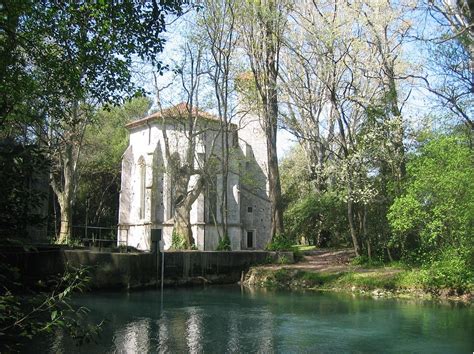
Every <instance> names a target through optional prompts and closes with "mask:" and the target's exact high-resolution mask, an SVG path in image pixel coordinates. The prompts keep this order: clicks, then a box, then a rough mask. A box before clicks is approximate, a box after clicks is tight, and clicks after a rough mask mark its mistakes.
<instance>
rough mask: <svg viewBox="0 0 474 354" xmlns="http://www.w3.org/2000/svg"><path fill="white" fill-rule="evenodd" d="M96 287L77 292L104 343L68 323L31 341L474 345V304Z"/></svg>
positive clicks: (104, 347) (105, 346) (37, 347)
mask: <svg viewBox="0 0 474 354" xmlns="http://www.w3.org/2000/svg"><path fill="white" fill-rule="evenodd" d="M160 295H161V294H160V292H159V291H154V290H148V291H139V292H131V293H118V292H116V293H102V292H100V293H89V294H83V295H80V296H78V297H76V298H75V299H74V304H75V305H81V306H86V307H88V308H89V309H90V311H91V312H90V313H89V315H88V320H89V321H91V322H96V321H100V320H102V319H106V323H105V325H104V327H103V330H102V332H101V335H100V337H99V338H97V343H89V344H85V345H82V346H80V347H76V346H75V345H74V343H73V342H72V341H71V340H70V339H68V338H66V337H65V336H63V333H62V332H61V331H57V332H56V333H54V335H52V336H50V337H48V338H47V339H46V340H38V339H37V340H36V341H35V343H34V344H33V345H28V346H27V348H25V349H26V351H27V352H35V353H38V352H48V351H49V352H55V353H60V352H63V353H96V352H97V353H105V352H109V353H111V352H120V353H146V352H170V353H183V352H204V353H226V352H243V353H252V352H259V353H271V352H278V353H295V352H298V353H299V352H306V353H346V352H351V353H431V354H432V353H443V354H444V353H472V352H473V351H474V307H473V306H467V305H463V304H455V303H451V304H441V303H437V302H430V301H420V300H418V301H416V300H399V299H372V298H367V297H360V296H357V297H356V296H352V295H350V294H338V293H316V292H306V293H301V292H272V291H264V290H248V289H243V290H242V289H241V288H240V287H236V286H235V287H234V286H231V287H207V288H203V289H201V288H192V289H190V288H188V289H165V291H164V294H163V302H161V296H160Z"/></svg>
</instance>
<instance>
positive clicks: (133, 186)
mask: <svg viewBox="0 0 474 354" xmlns="http://www.w3.org/2000/svg"><path fill="white" fill-rule="evenodd" d="M186 114H187V109H186V105H185V104H180V105H178V106H175V107H173V108H170V109H168V110H166V112H163V113H162V114H161V113H156V114H153V115H150V116H148V117H145V118H143V119H139V120H137V121H134V122H131V123H129V124H127V128H128V130H129V132H130V143H129V146H128V148H127V150H126V151H125V153H124V155H123V160H122V183H121V191H120V211H119V236H118V244H119V245H128V246H132V247H135V248H137V249H140V250H151V249H152V248H153V245H152V239H153V238H154V237H152V234H153V235H156V234H158V235H162V237H163V240H164V241H165V249H168V248H170V246H171V239H172V231H173V214H174V202H175V200H174V197H175V196H174V195H173V190H174V189H173V178H172V176H171V175H170V174H169V173H167V164H168V162H167V159H166V154H165V144H166V140H167V142H168V148H169V152H170V154H171V155H172V154H175V156H178V157H179V158H181V159H184V158H185V156H184V155H185V152H186V146H187V143H188V141H189V139H188V137H187V135H188V134H189V131H188V130H187V127H188V126H187V125H186V122H187V119H186V118H185V116H186ZM195 115H197V116H198V117H197V120H196V121H197V122H198V128H197V129H196V130H195V131H194V135H195V139H196V140H195V142H196V149H195V164H199V163H200V162H202V161H205V160H206V159H208V158H209V156H210V155H211V154H212V155H215V156H219V154H220V153H221V149H222V145H221V142H222V139H221V138H220V137H221V136H220V134H221V133H220V131H221V130H220V129H219V127H220V122H219V121H218V119H217V118H216V117H213V116H212V115H210V114H208V113H205V112H195ZM164 128H165V129H166V133H165V134H163V130H164ZM231 130H232V131H233V133H232V134H230V135H229V139H230V141H229V145H230V146H231V147H232V148H231V154H230V156H231V158H230V161H229V174H228V178H227V186H225V187H224V186H223V185H222V184H223V178H222V174H221V173H219V171H217V169H216V171H217V172H216V174H215V175H214V176H213V177H212V182H213V183H207V185H206V186H205V188H204V190H203V192H202V193H201V194H200V195H199V197H198V198H197V199H196V201H195V202H194V204H193V205H192V209H191V218H190V221H191V230H192V235H193V238H194V243H195V245H196V246H197V248H198V249H200V250H215V249H216V247H217V245H218V242H219V237H221V236H222V215H221V201H222V196H223V193H227V200H228V209H227V210H228V212H227V215H228V217H227V225H228V236H229V239H230V242H231V248H232V249H233V250H247V249H263V248H264V247H265V246H266V244H267V243H268V242H269V240H270V231H271V228H270V215H271V209H270V208H271V205H270V201H269V199H268V178H267V176H268V172H267V166H268V164H267V147H266V142H265V135H264V132H263V129H262V127H261V124H260V122H259V120H258V118H257V117H256V116H254V115H251V114H247V115H244V116H242V117H240V119H239V120H238V121H236V123H235V124H232V129H231ZM165 137H166V138H167V139H165ZM196 179H197V176H196V175H194V176H191V179H190V184H189V188H192V184H193V183H194V182H195V181H196ZM208 179H209V178H208Z"/></svg>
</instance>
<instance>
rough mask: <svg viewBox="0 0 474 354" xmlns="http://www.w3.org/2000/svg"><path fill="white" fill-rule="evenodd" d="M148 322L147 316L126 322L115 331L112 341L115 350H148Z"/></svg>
mask: <svg viewBox="0 0 474 354" xmlns="http://www.w3.org/2000/svg"><path fill="white" fill-rule="evenodd" d="M150 324H151V321H150V319H149V318H144V319H141V320H137V321H133V322H130V323H127V324H126V325H125V326H124V327H123V328H119V329H118V330H117V331H115V334H114V336H113V343H114V349H115V351H118V352H120V353H136V352H137V349H138V348H139V350H140V351H141V352H145V353H147V352H149V351H150V349H151V348H150V327H151V326H150Z"/></svg>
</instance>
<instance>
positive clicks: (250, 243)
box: [247, 230, 255, 248]
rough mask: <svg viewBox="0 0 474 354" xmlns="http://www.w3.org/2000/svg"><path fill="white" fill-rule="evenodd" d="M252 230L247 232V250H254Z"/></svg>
mask: <svg viewBox="0 0 474 354" xmlns="http://www.w3.org/2000/svg"><path fill="white" fill-rule="evenodd" d="M254 233H255V231H254V230H251V231H247V248H254V247H255V246H254V243H255V242H254Z"/></svg>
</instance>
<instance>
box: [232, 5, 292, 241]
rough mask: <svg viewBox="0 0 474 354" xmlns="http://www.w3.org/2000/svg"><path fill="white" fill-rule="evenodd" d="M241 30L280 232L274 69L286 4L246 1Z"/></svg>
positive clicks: (275, 225) (273, 214)
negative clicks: (255, 91) (262, 133)
mask: <svg viewBox="0 0 474 354" xmlns="http://www.w3.org/2000/svg"><path fill="white" fill-rule="evenodd" d="M245 14H246V16H245V17H246V18H243V19H242V21H241V22H242V25H241V33H242V38H243V43H244V47H245V50H246V53H247V56H248V59H249V62H250V67H251V69H252V73H253V79H254V83H255V86H256V88H257V93H258V98H259V103H260V107H259V108H260V109H261V118H262V124H263V128H264V131H265V135H266V141H267V159H268V181H269V194H270V195H269V197H270V201H271V205H272V212H271V223H272V226H271V234H272V236H275V235H277V234H283V232H284V229H283V210H282V205H281V185H280V173H279V170H278V156H277V146H276V144H277V128H278V126H277V125H278V114H279V109H278V103H279V101H278V89H277V80H278V71H279V69H280V63H279V60H280V48H281V44H282V38H283V37H282V35H283V31H284V28H285V24H286V21H287V4H286V3H285V2H284V1H280V0H263V1H261V2H258V3H257V2H252V3H250V4H247V8H246V11H245Z"/></svg>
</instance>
